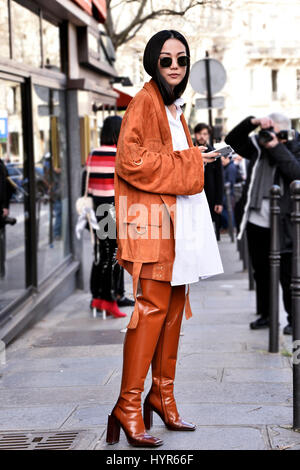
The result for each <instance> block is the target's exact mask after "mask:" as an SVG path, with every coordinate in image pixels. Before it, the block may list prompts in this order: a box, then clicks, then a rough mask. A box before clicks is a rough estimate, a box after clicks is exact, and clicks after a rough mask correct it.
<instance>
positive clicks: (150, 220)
mask: <svg viewBox="0 0 300 470" xmlns="http://www.w3.org/2000/svg"><path fill="white" fill-rule="evenodd" d="M181 122H182V124H183V127H184V130H185V134H186V137H187V141H188V144H189V148H188V149H186V150H182V151H174V150H173V145H172V136H171V131H170V126H169V122H168V117H167V114H166V109H165V105H164V102H163V100H162V97H161V94H160V92H159V90H158V87H157V85H156V83H155V82H154V81H153V80H151V81H150V82H149V83H146V84H145V85H144V87H143V89H142V90H141V91H140V92H139V93H137V95H136V96H135V97H134V98H133V99H132V101H131V102H130V104H129V106H128V108H127V111H126V113H125V115H124V118H123V122H122V126H121V132H120V136H119V140H118V148H117V155H116V166H115V205H116V216H117V243H118V252H117V259H118V262H119V264H121V265H122V266H123V267H124V268H125V269H126V270H127V271H128V272H129V273H130V274H131V275H132V277H133V293H134V296H135V298H136V294H137V285H138V279H139V278H140V277H142V278H147V279H155V280H160V281H171V279H172V267H173V262H174V258H175V240H174V230H175V223H176V218H175V216H176V196H177V195H191V194H196V193H200V192H201V191H202V190H203V186H204V167H203V160H202V156H201V152H200V150H199V149H198V147H194V146H193V142H192V139H191V136H190V133H189V130H188V127H187V124H186V121H185V119H184V116H183V114H182V115H181ZM185 311H186V317H187V318H188V317H190V316H191V309H190V305H189V299H188V295H187V299H186V306H185ZM137 322H138V306H137V302H136V304H135V309H134V312H133V315H132V317H131V321H130V323H129V325H128V328H135V327H136V325H137Z"/></svg>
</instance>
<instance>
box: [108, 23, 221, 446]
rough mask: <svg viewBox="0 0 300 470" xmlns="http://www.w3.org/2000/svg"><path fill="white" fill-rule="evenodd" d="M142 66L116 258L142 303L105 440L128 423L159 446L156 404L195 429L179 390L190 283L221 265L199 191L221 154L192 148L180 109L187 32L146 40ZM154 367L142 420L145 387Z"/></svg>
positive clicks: (121, 159)
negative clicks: (207, 166) (183, 413)
mask: <svg viewBox="0 0 300 470" xmlns="http://www.w3.org/2000/svg"><path fill="white" fill-rule="evenodd" d="M144 67H145V70H146V72H147V73H148V74H149V75H150V76H151V77H152V80H150V82H149V83H146V84H145V85H144V88H143V89H142V90H141V91H140V92H139V93H138V94H137V95H136V96H135V98H134V99H133V100H132V101H131V103H130V105H129V107H128V109H127V112H126V114H125V116H124V118H123V123H122V127H121V132H120V137H119V141H118V151H117V157H116V173H115V202H116V212H117V229H118V231H117V234H118V253H117V258H118V261H119V263H120V264H121V265H122V266H124V267H125V269H126V270H127V271H128V272H129V273H130V274H131V275H132V277H133V292H134V296H135V299H136V302H135V308H134V311H133V314H132V317H131V320H130V322H129V324H128V327H127V328H128V330H127V333H126V337H125V341H124V353H123V374H122V383H121V390H120V395H119V398H118V401H117V403H116V405H115V407H114V409H113V410H112V412H111V414H110V416H109V419H108V428H107V442H108V443H109V444H114V443H116V442H118V440H119V433H120V427H122V428H123V430H124V432H125V434H126V437H127V440H128V442H129V443H130V444H131V445H133V446H142V447H144V446H148V447H154V446H159V445H161V444H162V443H163V442H162V440H161V439H158V438H155V437H153V436H151V435H149V434H147V432H146V429H150V427H151V424H152V413H153V411H155V412H156V413H158V414H159V416H160V417H161V419H162V420H163V421H164V423H165V425H166V426H167V427H168V428H169V429H172V430H175V431H193V430H195V428H196V426H195V425H194V424H191V423H187V422H185V421H183V419H181V417H180V416H179V413H178V411H177V407H176V403H175V399H174V395H173V386H174V378H175V368H176V358H177V349H178V341H179V333H180V327H181V321H182V313H183V309H184V306H185V311H186V317H187V318H189V317H190V316H191V314H192V313H191V308H190V304H189V298H188V292H187V294H186V293H185V285H186V284H189V283H191V282H197V281H198V280H199V276H209V275H212V274H217V273H219V272H221V271H222V266H221V262H220V258H219V251H218V247H217V242H216V239H215V234H214V229H213V225H212V221H211V217H210V214H209V208H208V204H207V201H206V198H205V194H204V192H202V190H203V185H204V176H203V175H204V171H203V161H205V162H210V161H214V160H215V157H216V156H217V155H218V154H217V153H216V152H211V153H210V154H205V155H203V156H202V155H201V151H200V149H199V147H194V146H193V142H192V139H191V136H190V134H189V131H188V127H187V124H186V122H185V120H184V117H183V114H182V111H181V108H180V105H182V104H183V101H182V100H181V99H180V96H181V95H182V93H183V91H184V90H185V88H186V85H187V81H188V76H189V46H188V44H187V41H186V39H185V38H184V37H183V36H182V35H181V34H180V33H178V32H176V31H173V30H170V31H167V30H166V31H160V32H159V33H157V34H155V35H154V36H153V37H152V38H151V39H150V41H149V42H148V44H147V45H146V48H145V52H144ZM174 211H175V213H174ZM175 216H176V221H177V223H176V225H174V224H175ZM170 221H171V222H172V223H170ZM173 227H175V231H176V236H174V228H173ZM166 234H168V235H169V236H166ZM175 238H176V243H175ZM138 284H139V292H137V291H138ZM150 364H152V387H151V389H150V392H149V393H148V395H147V398H146V400H145V403H144V420H145V422H144V420H143V416H142V409H141V394H142V392H143V389H144V380H145V378H146V375H147V372H148V370H149V367H150Z"/></svg>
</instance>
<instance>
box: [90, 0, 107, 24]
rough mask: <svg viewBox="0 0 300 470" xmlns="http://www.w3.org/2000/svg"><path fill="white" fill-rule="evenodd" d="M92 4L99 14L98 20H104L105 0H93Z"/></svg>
mask: <svg viewBox="0 0 300 470" xmlns="http://www.w3.org/2000/svg"><path fill="white" fill-rule="evenodd" d="M93 4H94V5H95V7H96V8H97V10H98V13H99V16H100V21H103V22H104V21H105V20H106V15H107V13H106V1H105V0H93Z"/></svg>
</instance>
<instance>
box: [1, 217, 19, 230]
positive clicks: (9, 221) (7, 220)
mask: <svg viewBox="0 0 300 470" xmlns="http://www.w3.org/2000/svg"><path fill="white" fill-rule="evenodd" d="M16 223H17V219H15V218H14V217H9V216H6V217H3V216H2V217H0V228H3V227H4V226H5V225H15V224H16Z"/></svg>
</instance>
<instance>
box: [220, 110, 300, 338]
mask: <svg viewBox="0 0 300 470" xmlns="http://www.w3.org/2000/svg"><path fill="white" fill-rule="evenodd" d="M258 126H260V127H261V130H260V132H259V133H258V134H254V135H252V136H249V134H250V133H251V132H252V131H254V130H255V129H256V128H257V127H258ZM225 141H226V143H227V144H229V145H231V146H232V147H233V148H234V150H235V151H236V152H237V153H239V154H240V155H242V156H243V157H245V158H247V159H249V160H250V162H249V166H248V176H247V181H246V184H245V188H244V193H243V195H242V198H241V203H243V204H244V210H243V217H242V221H241V225H240V233H239V238H240V237H241V236H242V234H243V231H244V230H246V232H247V239H248V246H249V255H250V259H251V263H252V266H253V271H254V278H255V281H256V300H257V314H258V315H259V318H258V319H257V320H256V321H253V322H252V323H250V328H251V329H259V328H266V327H268V326H269V309H270V307H269V279H270V273H269V271H270V268H269V252H270V200H269V198H270V196H269V194H270V188H271V186H272V185H273V184H278V185H279V186H280V188H281V194H282V196H281V198H280V245H281V246H280V251H281V260H280V283H281V286H282V290H283V303H284V307H285V310H286V312H287V320H288V324H287V325H286V327H285V328H284V330H283V333H284V334H292V317H291V290H290V284H291V269H292V227H291V198H290V190H289V185H290V183H291V182H292V181H293V180H295V179H299V178H300V142H299V140H296V139H295V138H293V136H292V135H291V121H290V119H289V118H287V117H286V116H284V115H282V114H279V113H273V114H270V115H269V116H267V117H263V118H259V119H257V118H255V117H253V116H250V117H248V118H246V119H245V120H244V121H242V122H241V123H240V124H238V125H237V126H236V127H235V128H234V129H233V130H232V131H231V132H230V133H229V134H228V136H227V137H226V139H225Z"/></svg>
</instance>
